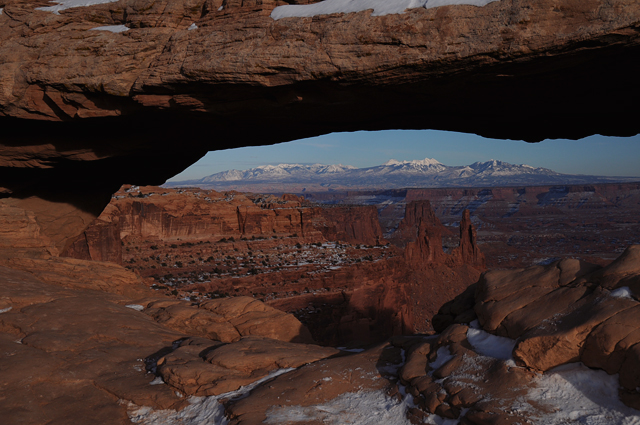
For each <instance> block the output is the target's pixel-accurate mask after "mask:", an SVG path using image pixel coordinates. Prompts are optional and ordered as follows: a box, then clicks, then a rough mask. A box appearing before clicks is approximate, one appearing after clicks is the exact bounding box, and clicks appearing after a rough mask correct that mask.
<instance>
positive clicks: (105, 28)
mask: <svg viewBox="0 0 640 425" xmlns="http://www.w3.org/2000/svg"><path fill="white" fill-rule="evenodd" d="M129 30H130V28H129V27H127V26H126V25H105V26H102V27H95V28H91V29H90V30H89V31H109V32H113V33H119V32H125V31H129Z"/></svg>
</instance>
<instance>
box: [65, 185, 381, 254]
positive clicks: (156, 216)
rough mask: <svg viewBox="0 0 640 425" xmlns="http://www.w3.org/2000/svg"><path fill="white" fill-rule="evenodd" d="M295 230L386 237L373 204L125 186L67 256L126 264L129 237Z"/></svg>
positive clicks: (215, 236)
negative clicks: (330, 204)
mask: <svg viewBox="0 0 640 425" xmlns="http://www.w3.org/2000/svg"><path fill="white" fill-rule="evenodd" d="M291 235H296V237H300V238H301V239H302V240H308V241H312V242H318V241H322V240H331V241H342V242H346V243H353V244H366V245H376V244H379V243H381V242H382V240H383V237H382V229H381V228H380V224H379V222H378V219H377V211H376V209H375V207H373V206H371V207H342V206H340V207H334V208H322V207H314V206H311V205H309V204H304V203H303V202H302V201H301V200H300V199H299V198H297V197H295V196H291V195H290V196H285V197H283V198H278V197H275V196H270V195H268V196H264V195H248V194H242V193H238V192H226V193H218V192H215V191H203V190H199V189H194V190H187V189H179V190H173V189H163V188H160V187H153V186H150V187H137V186H134V187H131V186H124V187H123V188H122V189H121V190H120V191H118V192H117V193H116V194H114V196H113V198H112V201H111V203H110V204H109V205H108V206H107V208H106V209H105V210H104V211H103V212H102V214H101V215H100V216H99V217H98V218H97V219H96V221H95V222H93V223H92V224H91V225H90V226H89V227H88V228H87V229H86V230H85V231H84V232H83V233H82V234H81V235H80V236H78V237H77V238H75V239H74V240H72V241H71V242H70V243H69V246H68V247H67V248H66V250H65V251H64V252H63V253H62V255H63V256H68V257H75V258H82V259H93V260H98V261H112V262H116V263H119V264H121V263H122V248H121V245H122V243H123V242H122V241H123V240H125V239H131V238H143V239H157V240H162V241H165V242H168V241H176V240H178V239H180V240H182V241H202V240H214V241H218V240H220V239H222V238H224V239H227V238H234V239H239V240H240V239H251V238H253V239H255V238H272V237H282V236H291Z"/></svg>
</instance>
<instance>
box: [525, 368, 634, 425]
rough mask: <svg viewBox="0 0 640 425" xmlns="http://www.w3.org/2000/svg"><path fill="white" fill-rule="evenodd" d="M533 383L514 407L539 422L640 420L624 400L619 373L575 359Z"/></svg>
mask: <svg viewBox="0 0 640 425" xmlns="http://www.w3.org/2000/svg"><path fill="white" fill-rule="evenodd" d="M533 384H534V385H532V388H531V389H530V390H529V392H528V394H527V397H526V398H525V399H524V400H521V401H520V403H519V404H517V405H514V406H513V408H514V409H518V410H521V411H527V412H531V413H532V416H534V417H537V420H536V421H535V423H540V424H549V425H555V424H558V425H560V424H567V423H579V424H586V425H614V424H615V425H638V424H640V412H639V411H637V410H635V409H632V408H630V407H627V406H625V405H624V404H623V403H622V402H621V401H620V398H619V396H618V388H619V384H618V375H608V374H607V373H606V372H605V371H603V370H593V369H589V368H588V367H586V366H584V365H583V364H582V363H571V364H566V365H563V366H559V367H556V368H554V369H551V370H549V371H547V372H545V373H544V374H542V375H540V376H539V377H538V378H536V379H535V380H534V381H533ZM527 401H531V402H532V403H535V404H542V405H546V406H547V407H548V410H547V412H542V411H541V409H539V408H534V407H532V405H531V404H529V403H528V402H527Z"/></svg>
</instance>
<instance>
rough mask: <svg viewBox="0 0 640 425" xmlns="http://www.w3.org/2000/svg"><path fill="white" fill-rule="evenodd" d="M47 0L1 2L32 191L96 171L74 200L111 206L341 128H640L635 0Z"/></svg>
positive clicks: (13, 107) (6, 85)
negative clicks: (218, 156) (348, 5)
mask: <svg viewBox="0 0 640 425" xmlns="http://www.w3.org/2000/svg"><path fill="white" fill-rule="evenodd" d="M410 3H411V4H410V5H409V6H410V7H413V6H416V5H418V6H420V5H419V4H418V3H420V2H410ZM414 3H415V4H414ZM47 5H48V4H47V3H44V2H32V1H29V0H3V1H2V2H1V3H0V6H1V7H2V9H3V12H2V14H1V15H0V41H1V43H0V45H1V47H0V64H2V65H0V70H1V72H0V75H1V76H2V77H1V78H0V125H1V126H2V132H3V134H2V143H1V145H0V167H1V168H2V172H3V174H4V175H5V176H7V178H6V179H4V178H3V181H2V192H3V193H4V194H12V195H13V196H15V197H19V198H26V197H29V196H37V197H39V198H46V199H47V200H48V201H53V202H63V201H64V202H69V200H70V198H71V197H72V195H71V194H74V193H75V194H77V192H78V191H82V190H85V189H87V188H89V187H91V188H92V193H93V195H92V196H91V197H89V196H84V197H82V199H81V200H78V199H75V200H73V201H72V202H73V203H74V204H78V203H81V202H83V203H85V204H86V203H90V202H89V201H91V200H95V202H94V203H95V204H96V205H101V206H102V207H104V205H105V204H106V202H108V201H107V200H106V199H105V196H106V194H107V193H113V192H114V191H115V190H116V189H117V188H118V187H119V186H120V184H122V183H125V182H132V183H138V184H150V183H152V184H159V183H162V182H163V181H164V180H165V179H166V178H168V177H170V176H171V175H173V174H175V173H176V172H177V171H180V170H181V169H183V168H184V167H185V166H187V165H188V164H190V163H192V162H194V161H195V160H196V159H197V158H199V157H200V156H201V155H203V154H204V152H206V151H207V150H216V149H222V148H230V147H238V146H247V145H256V144H269V143H276V142H283V141H288V140H293V139H297V138H300V137H305V136H312V135H318V134H322V133H327V132H331V131H344V130H361V129H369V130H376V129H387V128H433V129H446V130H456V131H463V132H475V133H478V134H481V135H484V136H492V137H499V138H514V139H525V140H529V141H537V140H541V139H542V138H546V137H551V138H554V137H569V138H578V137H582V136H586V135H589V134H594V133H600V134H609V135H631V134H636V133H637V131H638V124H637V120H636V119H635V117H637V115H638V112H639V111H638V108H639V107H638V105H637V102H634V99H636V98H637V95H638V90H639V89H638V85H637V84H636V76H637V74H638V68H637V65H635V64H634V63H633V61H634V58H636V57H637V56H638V51H639V47H638V46H639V44H638V40H639V37H638V22H639V16H640V10H639V9H640V7H639V6H638V4H637V2H631V1H628V0H615V1H604V0H602V1H599V0H589V1H580V2H576V1H572V0H561V1H551V0H548V1H538V2H531V1H527V0H515V1H514V0H499V1H494V2H490V3H488V4H486V5H484V6H474V5H456V6H441V7H431V6H429V5H427V7H429V8H425V7H422V6H420V7H415V8H412V9H408V10H406V11H405V12H404V13H392V14H387V15H380V16H377V12H376V13H375V14H372V12H371V11H370V10H369V11H367V10H365V11H360V12H355V13H335V14H328V15H318V16H313V17H302V18H282V19H278V20H276V19H274V18H272V17H271V13H272V11H273V9H274V8H275V7H276V5H277V2H272V1H255V2H254V1H252V2H246V1H245V2H230V1H225V2H222V1H220V0H212V1H203V0H193V1H191V0H190V1H183V2H173V1H172V2H169V1H168V0H164V1H157V2H153V3H152V4H150V3H148V2H147V1H146V0H132V1H129V2H126V3H124V2H111V3H103V4H97V5H92V6H88V7H73V8H67V9H64V10H61V9H62V8H60V7H58V8H57V10H58V12H59V13H58V14H55V13H54V11H52V10H47ZM41 8H44V10H42V9H41ZM192 24H195V25H192ZM119 25H124V26H125V27H126V28H129V29H128V30H126V31H121V32H117V31H116V32H113V30H111V31H109V30H106V31H105V30H94V29H96V28H98V29H99V28H100V27H102V26H119ZM120 29H123V27H120ZM605 105H606V106H605ZM89 164H90V165H89ZM115 170H117V172H116V171H115ZM89 183H90V184H89ZM62 188H64V190H65V191H66V192H65V193H62V190H63V189H62ZM98 194H101V195H98ZM99 196H101V197H99ZM83 209H84V210H85V211H90V212H91V213H92V214H94V215H95V214H97V211H96V210H98V211H99V210H100V209H101V208H100V207H98V206H95V207H94V206H86V205H85V206H83ZM76 234H77V232H76Z"/></svg>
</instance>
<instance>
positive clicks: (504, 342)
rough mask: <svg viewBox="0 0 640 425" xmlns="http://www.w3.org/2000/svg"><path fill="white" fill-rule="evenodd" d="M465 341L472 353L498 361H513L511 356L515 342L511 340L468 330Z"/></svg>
mask: <svg viewBox="0 0 640 425" xmlns="http://www.w3.org/2000/svg"><path fill="white" fill-rule="evenodd" d="M467 340H468V341H469V343H470V344H471V345H472V346H473V348H474V351H475V352H476V353H478V354H480V355H482V356H487V357H493V358H494V359H499V360H513V356H512V355H511V354H512V352H513V347H515V345H516V341H515V340H513V339H510V338H505V337H502V336H496V335H492V334H490V333H488V332H485V331H483V330H481V329H473V328H469V330H468V331H467Z"/></svg>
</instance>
